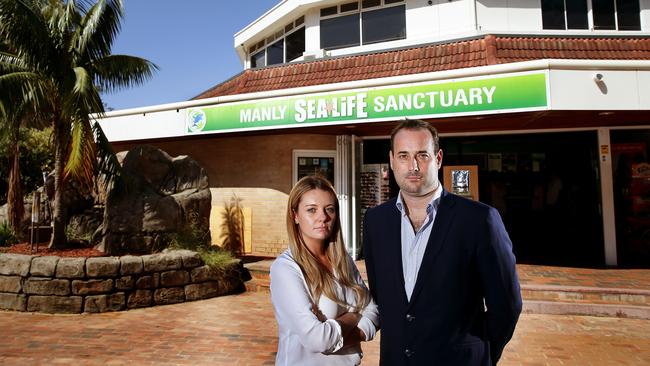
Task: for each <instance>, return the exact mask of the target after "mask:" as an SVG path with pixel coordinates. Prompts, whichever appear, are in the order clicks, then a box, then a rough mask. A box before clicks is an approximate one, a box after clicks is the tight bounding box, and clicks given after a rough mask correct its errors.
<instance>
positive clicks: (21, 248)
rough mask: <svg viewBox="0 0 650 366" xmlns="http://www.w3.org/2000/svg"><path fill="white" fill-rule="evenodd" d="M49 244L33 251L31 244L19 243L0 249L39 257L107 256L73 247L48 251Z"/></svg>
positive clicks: (43, 244) (92, 250)
mask: <svg viewBox="0 0 650 366" xmlns="http://www.w3.org/2000/svg"><path fill="white" fill-rule="evenodd" d="M47 245H48V243H39V244H38V246H37V247H36V246H35V247H34V249H35V250H34V251H32V249H31V245H30V244H29V243H18V244H14V245H12V246H10V247H7V248H0V252H2V253H13V254H27V255H38V256H56V257H104V256H106V254H105V253H104V252H101V251H99V250H97V249H95V248H92V247H90V248H88V247H71V248H66V249H48V247H47Z"/></svg>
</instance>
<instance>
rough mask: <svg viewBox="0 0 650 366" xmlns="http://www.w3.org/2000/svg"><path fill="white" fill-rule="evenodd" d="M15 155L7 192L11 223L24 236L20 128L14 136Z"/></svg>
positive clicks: (14, 229) (18, 234)
mask: <svg viewBox="0 0 650 366" xmlns="http://www.w3.org/2000/svg"><path fill="white" fill-rule="evenodd" d="M12 142H13V144H14V146H13V149H12V150H13V156H12V157H10V161H11V169H10V170H9V191H8V192H7V203H8V206H9V207H8V214H9V225H10V226H11V228H12V229H13V231H14V233H15V234H16V236H18V237H20V236H22V230H21V229H22V228H21V224H22V222H23V216H24V214H25V202H23V187H22V184H21V182H20V144H19V142H18V129H17V128H16V131H15V132H14V133H13V136H12Z"/></svg>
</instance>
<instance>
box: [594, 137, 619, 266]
mask: <svg viewBox="0 0 650 366" xmlns="http://www.w3.org/2000/svg"><path fill="white" fill-rule="evenodd" d="M598 145H599V146H598V148H599V152H600V155H599V156H600V159H599V162H600V192H601V202H602V207H601V210H602V215H603V239H604V242H605V264H607V265H608V266H616V265H617V264H618V259H617V258H616V220H615V217H614V178H613V175H612V146H611V144H610V141H609V128H599V129H598Z"/></svg>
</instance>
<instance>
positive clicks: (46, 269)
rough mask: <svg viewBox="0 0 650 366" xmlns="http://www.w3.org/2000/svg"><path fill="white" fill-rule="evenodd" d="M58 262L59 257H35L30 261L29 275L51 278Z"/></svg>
mask: <svg viewBox="0 0 650 366" xmlns="http://www.w3.org/2000/svg"><path fill="white" fill-rule="evenodd" d="M58 262H59V257H53V256H47V257H35V258H34V259H32V267H31V268H30V270H29V273H30V274H31V275H32V276H39V277H53V276H54V271H55V270H56V264H57V263H58Z"/></svg>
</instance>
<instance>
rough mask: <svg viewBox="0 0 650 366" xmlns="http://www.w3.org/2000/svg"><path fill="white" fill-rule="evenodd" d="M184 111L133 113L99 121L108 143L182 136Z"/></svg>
mask: <svg viewBox="0 0 650 366" xmlns="http://www.w3.org/2000/svg"><path fill="white" fill-rule="evenodd" d="M186 111H187V110H186V109H178V110H167V111H160V112H150V113H134V114H129V115H120V116H115V117H110V114H109V117H106V118H102V119H100V120H99V124H100V125H101V126H102V129H103V130H104V134H106V137H107V138H108V141H111V142H115V141H129V140H141V139H157V138H164V137H174V136H182V135H184V134H185V131H184V130H185V113H186Z"/></svg>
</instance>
